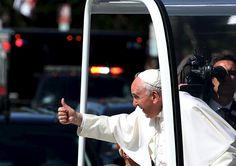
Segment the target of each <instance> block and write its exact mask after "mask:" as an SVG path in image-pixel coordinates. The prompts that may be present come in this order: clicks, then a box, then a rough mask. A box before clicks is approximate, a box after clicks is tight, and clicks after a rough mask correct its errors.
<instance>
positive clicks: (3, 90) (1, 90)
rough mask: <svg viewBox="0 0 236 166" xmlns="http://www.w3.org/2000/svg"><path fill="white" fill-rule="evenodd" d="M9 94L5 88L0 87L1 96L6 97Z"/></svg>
mask: <svg viewBox="0 0 236 166" xmlns="http://www.w3.org/2000/svg"><path fill="white" fill-rule="evenodd" d="M6 94H7V90H6V88H5V87H3V86H0V96H5V95H6Z"/></svg>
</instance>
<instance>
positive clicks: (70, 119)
mask: <svg viewBox="0 0 236 166" xmlns="http://www.w3.org/2000/svg"><path fill="white" fill-rule="evenodd" d="M61 105H62V106H61V107H59V108H58V120H59V122H60V123H61V124H75V125H78V126H80V125H81V122H82V114H81V113H79V112H76V111H75V110H74V109H73V108H71V107H70V106H69V105H67V104H66V102H65V100H64V98H62V99H61Z"/></svg>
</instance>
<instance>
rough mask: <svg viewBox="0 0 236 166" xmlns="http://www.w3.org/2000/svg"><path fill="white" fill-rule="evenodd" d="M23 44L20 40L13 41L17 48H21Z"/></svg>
mask: <svg viewBox="0 0 236 166" xmlns="http://www.w3.org/2000/svg"><path fill="white" fill-rule="evenodd" d="M23 44H24V41H23V40H22V39H21V38H17V39H16V41H15V45H16V46H17V47H22V46H23Z"/></svg>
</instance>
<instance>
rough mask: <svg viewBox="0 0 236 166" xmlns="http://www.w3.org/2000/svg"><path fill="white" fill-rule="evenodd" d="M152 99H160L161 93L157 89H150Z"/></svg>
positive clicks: (156, 100)
mask: <svg viewBox="0 0 236 166" xmlns="http://www.w3.org/2000/svg"><path fill="white" fill-rule="evenodd" d="M152 99H153V101H154V102H159V101H161V94H160V93H159V92H157V91H152Z"/></svg>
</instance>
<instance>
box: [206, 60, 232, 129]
mask: <svg viewBox="0 0 236 166" xmlns="http://www.w3.org/2000/svg"><path fill="white" fill-rule="evenodd" d="M211 64H212V66H213V67H223V68H224V69H225V71H226V74H225V76H224V77H222V78H216V77H213V78H212V92H211V94H212V95H211V98H210V99H209V101H208V102H207V103H208V104H209V106H210V107H211V108H212V109H213V110H215V111H216V112H217V113H218V114H219V115H220V116H221V117H223V118H224V119H225V120H226V121H227V122H228V123H230V124H231V125H232V126H233V127H234V128H235V129H236V101H234V93H235V91H236V56H234V55H217V56H213V58H212V62H211Z"/></svg>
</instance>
